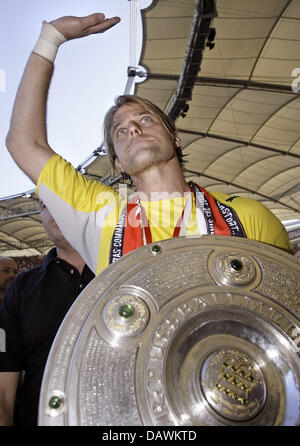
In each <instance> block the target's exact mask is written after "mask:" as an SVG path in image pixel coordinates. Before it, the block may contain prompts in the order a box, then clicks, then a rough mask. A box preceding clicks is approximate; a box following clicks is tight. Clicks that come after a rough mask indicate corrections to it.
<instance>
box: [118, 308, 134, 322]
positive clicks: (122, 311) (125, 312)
mask: <svg viewBox="0 0 300 446" xmlns="http://www.w3.org/2000/svg"><path fill="white" fill-rule="evenodd" d="M133 313H134V308H133V306H132V305H130V304H126V305H122V306H121V307H120V308H119V315H120V316H121V317H124V318H126V319H128V318H129V317H131V316H132V315H133Z"/></svg>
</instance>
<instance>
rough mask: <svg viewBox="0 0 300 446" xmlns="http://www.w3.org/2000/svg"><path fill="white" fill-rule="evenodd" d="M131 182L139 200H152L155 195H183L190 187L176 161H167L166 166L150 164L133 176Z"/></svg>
mask: <svg viewBox="0 0 300 446" xmlns="http://www.w3.org/2000/svg"><path fill="white" fill-rule="evenodd" d="M132 179H133V182H134V185H135V187H136V190H137V193H138V195H139V197H140V199H141V200H145V201H146V200H147V201H152V200H155V199H157V198H155V197H157V195H158V194H159V195H161V196H163V194H166V197H167V196H168V195H169V196H170V197H171V196H172V197H173V196H174V194H176V195H178V196H183V195H184V194H185V193H186V192H190V187H189V185H188V184H187V182H186V181H185V179H184V176H183V172H182V169H181V167H180V166H179V165H178V163H169V164H168V165H167V166H161V165H159V166H152V168H150V169H147V171H145V172H142V173H141V174H140V175H139V176H138V177H133V178H132Z"/></svg>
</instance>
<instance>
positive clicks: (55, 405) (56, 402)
mask: <svg viewBox="0 0 300 446" xmlns="http://www.w3.org/2000/svg"><path fill="white" fill-rule="evenodd" d="M61 405H62V399H61V398H59V396H53V397H52V398H51V399H50V401H49V407H50V408H51V409H59V408H60V407H61Z"/></svg>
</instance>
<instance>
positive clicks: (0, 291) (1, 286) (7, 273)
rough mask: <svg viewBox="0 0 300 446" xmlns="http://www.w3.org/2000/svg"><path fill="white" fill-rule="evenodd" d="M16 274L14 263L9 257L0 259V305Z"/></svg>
mask: <svg viewBox="0 0 300 446" xmlns="http://www.w3.org/2000/svg"><path fill="white" fill-rule="evenodd" d="M17 273H18V269H17V265H16V262H15V261H14V260H13V259H11V258H10V257H0V305H1V304H2V300H3V297H4V294H5V291H6V290H7V288H8V287H9V285H10V284H11V282H12V281H13V279H14V278H15V276H16V274H17Z"/></svg>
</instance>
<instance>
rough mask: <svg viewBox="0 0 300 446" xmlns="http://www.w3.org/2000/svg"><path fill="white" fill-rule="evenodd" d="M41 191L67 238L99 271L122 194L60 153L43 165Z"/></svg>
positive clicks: (38, 191) (116, 218)
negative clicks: (105, 233) (106, 229)
mask: <svg viewBox="0 0 300 446" xmlns="http://www.w3.org/2000/svg"><path fill="white" fill-rule="evenodd" d="M37 193H38V195H39V197H40V199H41V200H42V201H43V202H44V203H45V205H46V206H47V208H48V209H49V212H50V213H51V215H52V217H53V218H54V220H55V221H56V223H57V224H58V226H59V228H60V229H61V231H62V233H63V234H64V236H65V238H66V239H67V240H68V241H69V243H70V244H71V245H72V246H73V247H74V248H75V249H76V250H77V251H78V252H79V253H80V255H81V256H82V257H83V259H84V260H85V262H86V263H87V265H88V266H89V267H90V269H91V270H92V271H93V272H94V273H96V271H97V263H98V260H99V259H98V257H99V243H100V239H101V237H102V230H103V228H104V227H105V225H106V224H107V220H108V216H110V219H109V221H110V222H112V225H115V224H116V222H117V220H118V216H119V213H120V209H119V208H120V202H119V200H118V194H117V193H116V192H115V191H113V189H111V188H110V187H108V186H105V185H103V184H101V183H99V182H97V181H94V180H88V179H86V178H85V177H84V176H83V175H81V174H80V173H79V172H77V171H76V169H75V168H74V167H73V166H72V165H71V164H70V163H68V162H67V161H65V160H64V159H63V158H61V157H60V156H59V155H54V156H53V157H51V158H50V160H49V161H48V163H47V164H46V166H45V167H44V168H43V170H42V172H41V174H40V177H39V180H38V183H37ZM112 214H113V217H111V215H112ZM114 216H115V218H114Z"/></svg>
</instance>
